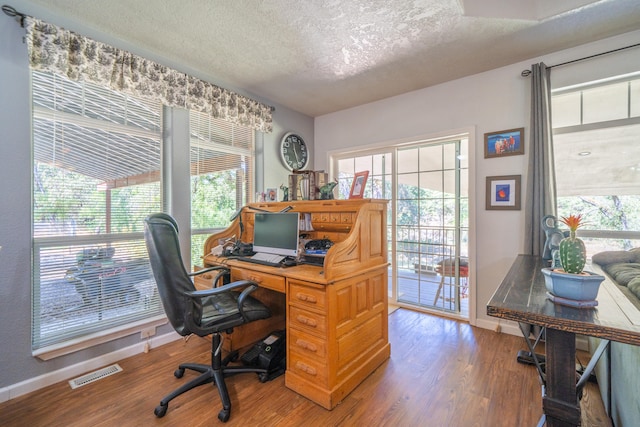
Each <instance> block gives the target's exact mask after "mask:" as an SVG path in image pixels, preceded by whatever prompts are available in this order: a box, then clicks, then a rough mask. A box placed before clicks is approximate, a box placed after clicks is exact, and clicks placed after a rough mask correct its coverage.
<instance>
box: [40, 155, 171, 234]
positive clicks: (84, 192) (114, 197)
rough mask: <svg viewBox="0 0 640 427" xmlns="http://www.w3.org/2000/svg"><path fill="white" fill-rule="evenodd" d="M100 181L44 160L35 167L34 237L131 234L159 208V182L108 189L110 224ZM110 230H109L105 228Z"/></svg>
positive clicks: (105, 198)
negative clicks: (109, 193) (45, 162)
mask: <svg viewBox="0 0 640 427" xmlns="http://www.w3.org/2000/svg"><path fill="white" fill-rule="evenodd" d="M101 184H102V183H101V181H99V180H96V179H93V178H90V177H87V176H84V175H81V174H78V173H74V172H71V171H68V170H64V169H60V168H57V167H55V166H52V165H48V164H44V163H36V164H35V167H34V191H33V207H34V208H33V215H34V223H35V230H34V235H35V236H36V237H39V236H43V235H48V236H56V235H58V236H60V235H97V234H104V233H107V232H110V233H132V232H141V231H142V230H143V220H144V218H145V216H147V215H148V214H149V213H151V212H156V211H159V210H161V206H162V205H161V194H160V183H159V182H152V183H148V184H141V185H134V186H130V187H124V188H116V189H113V190H111V195H110V196H111V224H110V227H111V228H110V230H109V225H108V224H107V212H106V209H107V192H106V191H105V190H104V189H101ZM108 230H109V231H108Z"/></svg>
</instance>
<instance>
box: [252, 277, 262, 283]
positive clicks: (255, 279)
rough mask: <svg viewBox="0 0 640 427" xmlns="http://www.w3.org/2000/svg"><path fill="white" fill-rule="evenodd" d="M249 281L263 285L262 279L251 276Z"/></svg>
mask: <svg viewBox="0 0 640 427" xmlns="http://www.w3.org/2000/svg"><path fill="white" fill-rule="evenodd" d="M249 280H251V281H252V282H256V283H262V277H256V276H249Z"/></svg>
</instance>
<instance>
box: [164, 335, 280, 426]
mask: <svg viewBox="0 0 640 427" xmlns="http://www.w3.org/2000/svg"><path fill="white" fill-rule="evenodd" d="M212 338H213V339H212V342H211V347H212V349H211V365H204V364H198V363H183V364H181V365H180V366H178V369H176V370H175V372H174V373H173V375H174V376H175V377H176V378H182V376H183V375H184V371H185V370H187V369H189V370H192V371H196V372H200V373H201V374H200V375H199V376H198V377H197V378H194V379H192V380H191V381H189V382H188V383H186V384H183V385H182V386H180V387H179V388H177V389H175V390H174V391H172V392H171V393H169V394H168V395H166V396H165V397H164V398H163V399H162V400H161V401H160V404H159V405H158V406H156V408H155V410H154V411H153V413H154V414H155V416H156V417H158V418H161V417H163V416H164V415H165V414H166V413H167V409H168V407H169V402H170V401H171V400H173V399H175V398H176V397H178V396H180V395H181V394H183V393H185V392H187V391H189V390H191V389H194V388H196V387H199V386H201V385H204V384H209V383H213V384H214V385H216V386H217V388H218V393H219V394H220V400H221V401H222V409H221V410H220V412H219V413H218V419H219V420H220V421H222V422H226V421H228V420H229V417H230V416H231V399H230V398H229V392H228V390H227V385H226V383H225V378H226V377H230V376H232V375H236V374H242V373H256V374H258V376H259V379H260V381H261V382H265V381H266V380H267V378H268V375H269V372H268V371H267V370H266V369H260V368H252V367H246V366H227V365H228V364H229V363H230V362H233V361H235V360H237V359H238V352H237V351H234V352H232V353H230V354H229V355H227V357H225V358H224V359H222V358H221V355H220V354H219V353H216V349H218V351H220V349H219V346H220V336H219V335H213V337H212ZM216 354H218V355H217V356H216Z"/></svg>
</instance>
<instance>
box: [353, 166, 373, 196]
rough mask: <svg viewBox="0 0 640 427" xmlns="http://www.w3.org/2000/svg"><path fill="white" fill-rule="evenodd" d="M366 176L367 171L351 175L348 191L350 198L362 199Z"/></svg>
mask: <svg viewBox="0 0 640 427" xmlns="http://www.w3.org/2000/svg"><path fill="white" fill-rule="evenodd" d="M368 177H369V171H362V172H356V174H355V175H354V176H353V182H352V183H351V191H350V192H349V198H350V199H362V195H363V194H364V188H365V187H366V185H367V178H368Z"/></svg>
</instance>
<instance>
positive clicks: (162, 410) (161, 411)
mask: <svg viewBox="0 0 640 427" xmlns="http://www.w3.org/2000/svg"><path fill="white" fill-rule="evenodd" d="M168 407H169V405H163V404H160V405H158V406H156V409H154V410H153V413H154V414H155V416H156V417H158V418H162V417H164V415H165V414H166V413H167V408H168Z"/></svg>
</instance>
